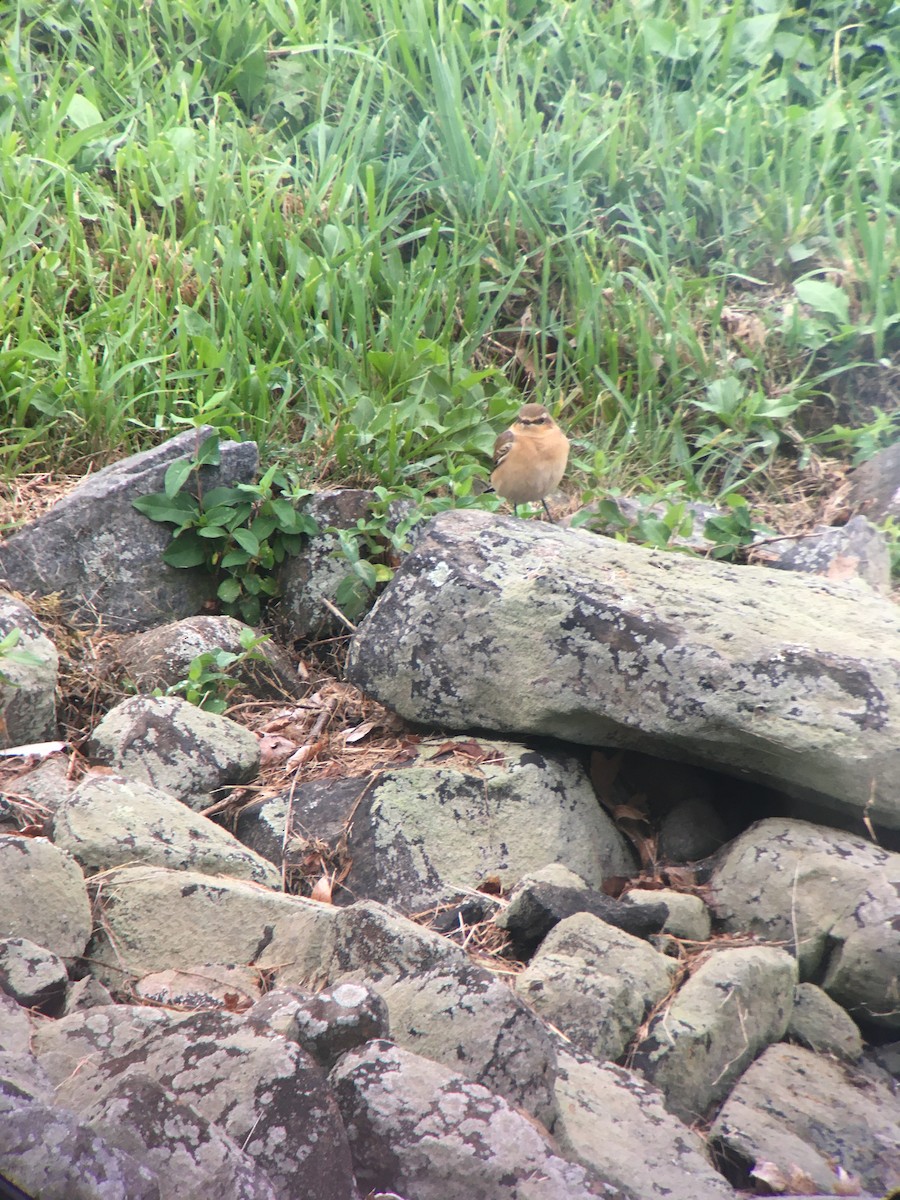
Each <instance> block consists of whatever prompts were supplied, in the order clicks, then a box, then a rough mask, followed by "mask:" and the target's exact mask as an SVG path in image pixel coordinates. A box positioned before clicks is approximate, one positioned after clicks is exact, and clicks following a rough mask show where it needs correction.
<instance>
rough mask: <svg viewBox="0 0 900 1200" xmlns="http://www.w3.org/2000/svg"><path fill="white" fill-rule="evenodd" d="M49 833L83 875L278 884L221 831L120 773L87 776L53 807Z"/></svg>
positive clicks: (271, 870) (276, 875)
mask: <svg viewBox="0 0 900 1200" xmlns="http://www.w3.org/2000/svg"><path fill="white" fill-rule="evenodd" d="M51 836H52V838H53V841H54V843H55V844H56V845H57V846H60V847H61V848H62V849H63V850H66V851H68V853H69V854H71V855H72V857H73V858H74V859H75V860H76V861H77V862H78V863H80V864H81V867H82V868H83V870H84V871H85V873H86V874H88V875H95V874H96V873H97V872H99V871H106V870H108V869H109V868H110V867H118V866H123V865H125V864H126V863H128V864H132V865H135V864H138V863H146V864H147V865H148V866H158V867H169V868H171V869H172V870H176V871H190V870H193V871H199V872H201V873H202V874H204V875H228V876H230V877H232V878H235V879H250V880H253V881H254V882H255V883H261V884H263V885H265V886H266V887H270V888H276V889H278V888H280V887H281V873H280V872H279V871H277V870H276V869H275V867H274V866H273V865H272V864H271V863H270V862H267V861H266V859H264V858H260V856H259V855H258V854H254V853H253V851H252V850H248V849H247V848H246V847H245V846H242V845H241V843H240V842H239V841H238V840H237V838H236V837H235V836H234V835H233V834H231V833H229V832H228V831H227V830H226V829H222V828H221V826H219V825H215V824H214V823H213V822H212V821H210V820H209V819H208V818H207V817H201V816H198V815H196V814H195V813H193V812H191V810H190V809H189V808H187V807H186V806H185V805H184V804H183V803H182V802H181V801H180V800H177V799H176V798H175V797H174V796H171V795H169V794H168V793H167V792H163V791H160V790H159V789H158V788H155V787H151V786H150V785H149V784H146V783H141V782H140V781H139V780H135V779H128V778H126V777H125V776H123V775H108V774H102V775H101V774H88V775H86V776H85V778H84V779H83V780H82V781H81V783H80V784H79V785H78V787H77V788H76V789H75V791H74V792H72V794H71V795H70V796H69V797H68V799H66V800H63V802H62V803H61V804H60V806H59V807H58V809H57V810H56V814H55V815H54V817H53V822H52V826H51Z"/></svg>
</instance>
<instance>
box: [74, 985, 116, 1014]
mask: <svg viewBox="0 0 900 1200" xmlns="http://www.w3.org/2000/svg"><path fill="white" fill-rule="evenodd" d="M112 1003H113V998H112V996H111V994H110V992H109V990H108V989H107V988H105V987H104V986H103V984H102V983H100V981H99V980H97V979H94V978H93V977H92V976H90V975H88V976H86V977H85V978H84V979H79V980H78V981H77V982H75V983H73V984H72V985H71V987H70V988H69V990H68V992H67V993H66V1002H65V1004H64V1006H63V1016H64V1017H67V1016H68V1015H69V1013H73V1012H81V1011H83V1010H84V1009H86V1008H100V1007H102V1006H103V1005H106V1004H112Z"/></svg>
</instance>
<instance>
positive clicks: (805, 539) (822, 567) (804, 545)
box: [752, 517, 891, 592]
mask: <svg viewBox="0 0 900 1200" xmlns="http://www.w3.org/2000/svg"><path fill="white" fill-rule="evenodd" d="M752 559H753V561H754V562H756V563H761V564H763V565H765V566H767V567H774V568H775V569H777V570H780V571H805V572H807V574H810V575H822V576H824V577H825V578H826V579H864V580H865V581H866V583H869V584H871V585H872V587H873V588H877V589H878V591H881V592H886V591H888V589H889V588H890V586H891V559H890V554H889V553H888V547H887V539H886V538H885V536H884V534H883V533H882V532H881V530H880V529H878V528H876V526H874V525H873V524H872V523H871V522H870V521H867V520H866V519H865V517H852V518H851V519H850V520H849V521H848V522H847V524H846V525H838V526H830V525H817V526H816V527H815V529H812V530H810V531H809V532H807V533H804V534H803V536H802V537H796V538H780V539H776V540H775V541H772V542H770V543H769V544H767V545H763V546H762V547H760V548H759V549H758V550H755V551H754V552H753V554H752Z"/></svg>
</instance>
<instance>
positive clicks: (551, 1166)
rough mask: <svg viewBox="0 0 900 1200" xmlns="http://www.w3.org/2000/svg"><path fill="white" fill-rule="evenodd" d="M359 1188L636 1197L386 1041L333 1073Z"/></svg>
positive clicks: (481, 1093) (478, 1093)
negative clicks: (569, 1159)
mask: <svg viewBox="0 0 900 1200" xmlns="http://www.w3.org/2000/svg"><path fill="white" fill-rule="evenodd" d="M331 1082H332V1085H333V1087H334V1090H335V1093H336V1095H337V1099H338V1104H339V1105H340V1109H341V1113H342V1115H343V1118H344V1124H345V1127H346V1129H347V1133H348V1135H349V1138H350V1146H351V1149H352V1152H353V1162H354V1166H355V1168H356V1177H357V1181H358V1183H359V1186H360V1189H361V1190H362V1191H363V1192H366V1191H369V1189H373V1190H374V1189H382V1188H398V1189H399V1190H400V1191H401V1192H403V1193H406V1194H409V1195H411V1196H414V1197H415V1200H449V1197H451V1196H452V1197H465V1198H466V1200H582V1198H586V1197H589V1196H608V1197H610V1198H611V1200H612V1198H613V1197H616V1198H618V1200H638V1198H637V1194H636V1193H633V1192H629V1191H626V1190H624V1189H615V1188H613V1187H610V1186H608V1185H606V1184H604V1183H602V1182H600V1181H599V1180H598V1179H597V1177H596V1176H595V1175H593V1173H592V1172H590V1171H588V1170H587V1169H586V1168H584V1167H582V1166H580V1165H577V1164H574V1163H568V1162H566V1161H565V1160H564V1159H561V1158H560V1157H559V1156H558V1154H557V1152H556V1149H555V1147H554V1145H553V1143H552V1142H551V1140H550V1138H549V1137H548V1135H547V1134H546V1133H545V1132H544V1131H543V1130H542V1129H541V1128H540V1126H539V1125H537V1124H536V1123H535V1122H533V1121H531V1120H529V1119H528V1118H527V1117H526V1116H524V1115H523V1114H522V1113H520V1112H517V1111H516V1110H515V1109H514V1108H512V1107H510V1105H509V1104H507V1102H506V1101H505V1100H503V1099H502V1098H501V1097H499V1096H494V1095H492V1094H491V1092H489V1091H488V1090H487V1088H485V1087H482V1086H481V1085H480V1084H477V1083H472V1082H471V1081H470V1080H467V1079H464V1078H463V1077H462V1076H461V1075H458V1074H455V1073H454V1072H452V1071H450V1070H449V1069H448V1068H447V1067H443V1066H440V1065H439V1064H437V1063H434V1062H432V1061H431V1060H430V1059H427V1058H421V1057H420V1056H418V1055H416V1054H412V1053H410V1052H409V1051H407V1050H403V1049H401V1048H399V1047H397V1046H393V1045H391V1043H390V1042H384V1041H381V1042H369V1043H368V1044H367V1045H366V1046H363V1047H361V1048H360V1049H358V1050H351V1051H350V1052H349V1053H347V1054H345V1055H344V1057H343V1058H342V1059H340V1061H339V1062H338V1064H337V1066H336V1067H335V1068H334V1070H333V1071H332V1073H331Z"/></svg>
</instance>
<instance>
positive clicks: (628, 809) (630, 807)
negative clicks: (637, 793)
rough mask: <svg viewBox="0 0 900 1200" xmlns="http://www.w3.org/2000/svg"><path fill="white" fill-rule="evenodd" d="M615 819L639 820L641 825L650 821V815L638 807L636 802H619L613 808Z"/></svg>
mask: <svg viewBox="0 0 900 1200" xmlns="http://www.w3.org/2000/svg"><path fill="white" fill-rule="evenodd" d="M612 817H613V820H614V821H637V822H639V823H640V824H641V825H647V824H648V823H649V820H650V818H649V816H648V815H647V813H646V811H645V810H644V809H642V808H638V807H637V806H636V805H634V804H617V805H616V806H615V808H614V809H613V810H612Z"/></svg>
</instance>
